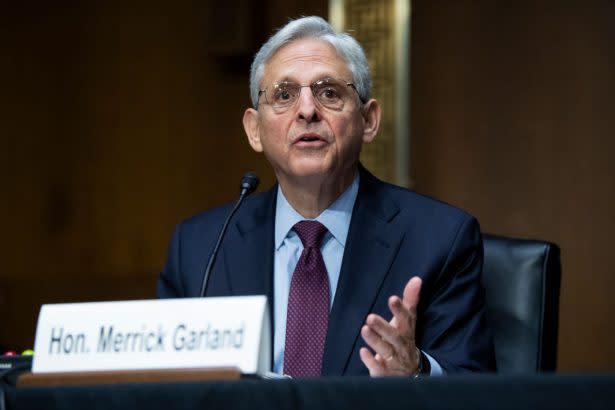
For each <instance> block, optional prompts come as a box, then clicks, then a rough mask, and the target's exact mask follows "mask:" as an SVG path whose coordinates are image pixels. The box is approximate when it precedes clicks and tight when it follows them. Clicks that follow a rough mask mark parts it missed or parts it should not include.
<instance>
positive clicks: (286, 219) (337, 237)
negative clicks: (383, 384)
mask: <svg viewBox="0 0 615 410" xmlns="http://www.w3.org/2000/svg"><path fill="white" fill-rule="evenodd" d="M358 192H359V176H357V177H356V178H355V179H354V181H352V184H350V186H349V187H348V188H347V189H346V191H344V193H343V194H342V195H341V196H340V197H339V198H338V199H337V200H336V201H335V202H333V203H332V204H331V206H329V207H328V208H327V209H325V210H324V211H323V212H322V213H321V214H320V215H318V217H317V218H316V219H315V220H316V221H318V222H320V223H321V224H323V225H324V226H325V227H326V228H327V230H328V232H327V233H326V234H325V237H324V238H323V240H322V243H321V246H320V251H321V253H322V257H323V260H324V262H325V267H326V268H327V274H328V276H329V286H330V289H329V294H330V295H331V300H330V306H329V309H331V306H333V299H334V298H335V290H336V289H337V281H338V279H339V277H340V270H341V267H342V258H343V256H344V247H345V246H346V238H347V237H348V229H349V227H350V218H351V217H352V209H353V207H354V203H355V200H356V199H357V193H358ZM303 220H305V218H304V217H303V216H301V215H300V214H299V213H298V212H297V211H295V209H294V208H293V207H292V206H291V205H290V204H289V203H288V201H287V200H286V197H285V196H284V192H282V189H281V187H280V186H279V185H278V196H277V203H276V211H275V238H274V240H275V254H274V267H273V295H274V296H273V297H274V303H273V309H274V311H273V323H274V332H273V371H274V372H275V373H278V374H282V372H283V369H284V344H285V339H286V310H287V307H288V293H289V290H290V281H291V278H292V275H293V272H294V271H295V267H296V265H297V262H298V261H299V257H300V256H301V252H302V251H303V244H302V243H301V240H300V239H299V236H298V235H297V233H296V232H295V231H294V230H292V227H293V226H294V225H295V224H296V223H297V222H299V221H303ZM426 356H427V358H428V359H429V362H430V363H431V375H438V374H442V368H441V367H440V365H439V364H438V362H436V361H435V359H433V358H432V357H431V356H429V355H427V354H426Z"/></svg>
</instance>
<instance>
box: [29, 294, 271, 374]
mask: <svg viewBox="0 0 615 410" xmlns="http://www.w3.org/2000/svg"><path fill="white" fill-rule="evenodd" d="M34 351H35V352H36V353H35V355H34V358H33V361H32V372H33V373H45V372H68V371H93V370H138V369H140V370H142V369H167V368H175V369H177V368H200V367H237V368H239V369H240V370H241V371H242V372H243V373H265V372H268V371H269V370H270V365H271V334H270V323H269V313H268V308H267V298H266V297H265V296H241V297H225V298H189V299H164V300H139V301H122V302H95V303H67V304H53V305H43V307H41V311H40V314H39V318H38V325H37V328H36V340H35V343H34Z"/></svg>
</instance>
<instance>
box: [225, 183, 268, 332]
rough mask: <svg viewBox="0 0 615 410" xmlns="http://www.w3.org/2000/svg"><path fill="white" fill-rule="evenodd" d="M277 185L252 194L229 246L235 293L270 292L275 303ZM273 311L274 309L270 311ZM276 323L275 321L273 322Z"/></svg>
mask: <svg viewBox="0 0 615 410" xmlns="http://www.w3.org/2000/svg"><path fill="white" fill-rule="evenodd" d="M276 193H277V185H275V186H274V187H273V188H271V189H270V190H269V191H267V192H265V193H263V194H260V195H256V196H254V197H249V198H248V200H249V201H246V203H245V204H244V206H245V208H244V209H242V210H240V212H239V213H238V217H237V220H236V222H235V224H234V225H232V226H231V227H230V229H229V233H230V234H231V235H232V240H229V241H228V242H227V244H228V246H226V248H225V252H224V253H225V267H226V275H227V278H228V284H229V288H230V294H231V295H236V296H240V295H266V296H267V298H268V301H269V311H270V312H271V311H272V309H271V305H272V304H273V249H274V247H273V246H274V245H273V241H274V237H273V236H274V234H273V232H274V218H275V200H276ZM270 315H271V313H270ZM272 323H273V322H272Z"/></svg>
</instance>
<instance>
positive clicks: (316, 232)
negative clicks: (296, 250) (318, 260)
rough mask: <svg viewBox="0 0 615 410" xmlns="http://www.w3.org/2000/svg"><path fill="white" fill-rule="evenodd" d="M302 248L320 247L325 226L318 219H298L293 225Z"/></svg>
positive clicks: (325, 230)
mask: <svg viewBox="0 0 615 410" xmlns="http://www.w3.org/2000/svg"><path fill="white" fill-rule="evenodd" d="M293 230H294V231H295V232H297V235H299V239H301V243H302V244H303V247H304V248H316V249H320V243H321V242H322V238H324V236H325V234H326V233H327V228H326V227H325V226H324V225H323V224H321V223H320V222H318V221H300V222H297V223H296V224H295V225H294V226H293Z"/></svg>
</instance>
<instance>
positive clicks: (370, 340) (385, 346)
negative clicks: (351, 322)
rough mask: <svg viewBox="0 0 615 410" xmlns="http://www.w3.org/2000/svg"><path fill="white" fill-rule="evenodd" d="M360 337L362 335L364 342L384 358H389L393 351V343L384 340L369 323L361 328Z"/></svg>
mask: <svg viewBox="0 0 615 410" xmlns="http://www.w3.org/2000/svg"><path fill="white" fill-rule="evenodd" d="M361 337H363V340H365V343H367V345H368V346H369V347H371V348H372V350H373V351H374V352H376V353H377V354H379V355H380V356H382V357H383V358H385V359H388V358H390V357H391V356H393V354H394V353H395V350H394V347H393V345H392V344H391V343H388V342H387V341H385V340H384V339H383V338H382V336H380V334H379V333H377V332H375V331H374V330H373V329H372V328H371V327H370V326H369V325H364V326H363V327H362V328H361Z"/></svg>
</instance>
